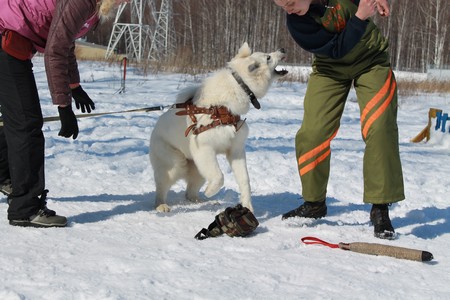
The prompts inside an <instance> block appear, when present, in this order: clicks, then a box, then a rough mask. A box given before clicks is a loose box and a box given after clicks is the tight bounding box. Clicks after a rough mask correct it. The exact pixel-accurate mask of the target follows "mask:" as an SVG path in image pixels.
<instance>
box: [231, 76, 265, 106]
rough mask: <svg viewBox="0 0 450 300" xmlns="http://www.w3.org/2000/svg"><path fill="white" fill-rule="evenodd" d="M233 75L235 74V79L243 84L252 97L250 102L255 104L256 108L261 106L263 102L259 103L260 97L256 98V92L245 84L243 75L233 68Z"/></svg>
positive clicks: (242, 86)
mask: <svg viewBox="0 0 450 300" xmlns="http://www.w3.org/2000/svg"><path fill="white" fill-rule="evenodd" d="M231 75H233V77H234V79H236V81H237V83H239V85H240V86H241V88H242V89H243V90H244V91H245V92H246V93H247V95H248V97H249V98H250V102H251V103H252V104H253V106H254V107H255V108H256V109H260V108H261V104H259V102H258V99H256V96H255V94H254V93H253V92H252V90H251V89H250V88H249V87H248V85H247V84H245V82H244V80H242V78H241V76H239V75H238V74H237V73H236V72H235V71H233V70H231Z"/></svg>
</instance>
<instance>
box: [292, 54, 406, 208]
mask: <svg viewBox="0 0 450 300" xmlns="http://www.w3.org/2000/svg"><path fill="white" fill-rule="evenodd" d="M384 61H386V60H384ZM352 85H353V86H354V88H355V90H356V95H357V98H358V103H359V108H360V116H361V118H360V122H361V132H362V138H363V140H364V142H365V151H364V160H363V177H364V197H363V201H364V202H365V203H373V204H385V203H393V202H397V201H400V200H403V199H404V198H405V197H404V188H403V175H402V168H401V162H400V155H399V145H398V128H397V84H396V80H395V77H394V74H393V72H392V70H391V68H390V66H389V64H388V63H382V64H374V65H371V66H364V65H363V66H358V65H349V66H348V67H342V66H339V67H337V68H330V65H329V62H327V63H324V64H321V62H320V60H316V62H315V64H314V65H313V72H312V74H311V77H310V79H309V82H308V88H307V91H306V95H305V99H304V109H305V111H304V118H303V122H302V126H301V128H300V130H299V131H298V132H297V135H296V139H295V144H296V155H297V163H298V169H299V173H300V178H301V183H302V195H303V199H304V200H305V201H310V202H315V201H321V200H324V199H325V198H326V193H327V184H328V179H329V174H330V156H331V147H330V143H331V140H332V139H333V138H334V137H335V136H336V134H337V132H338V129H339V125H340V119H341V116H342V113H343V111H344V105H345V102H346V100H347V96H348V93H349V91H350V88H351V87H352ZM348 188H351V187H350V186H349V187H348Z"/></svg>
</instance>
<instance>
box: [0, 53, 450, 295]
mask: <svg viewBox="0 0 450 300" xmlns="http://www.w3.org/2000/svg"><path fill="white" fill-rule="evenodd" d="M34 63H35V76H36V79H37V82H38V87H39V90H40V97H41V99H42V101H41V103H42V109H43V114H44V116H53V115H56V114H57V110H56V107H54V106H53V105H52V104H51V100H50V96H49V92H48V90H47V82H46V78H45V71H44V67H43V60H42V58H41V57H37V58H35V59H34ZM79 67H80V71H81V78H82V85H83V87H84V89H85V90H86V91H87V93H88V94H89V95H90V96H91V97H92V98H93V99H94V101H95V102H96V107H97V109H96V110H95V112H111V111H122V110H129V109H135V108H142V107H148V106H156V105H169V104H172V102H173V101H174V98H175V95H176V94H177V92H178V91H179V90H180V89H181V88H184V87H186V86H188V85H191V84H192V83H196V82H198V80H200V79H201V78H202V76H195V77H193V76H188V75H180V74H161V73H160V74H157V75H148V76H144V75H142V74H141V73H140V72H139V70H137V69H133V68H130V69H129V70H128V73H127V82H126V92H125V93H122V94H116V91H117V90H119V88H120V81H121V76H122V73H121V72H122V71H121V69H120V66H119V64H106V63H99V62H80V65H79ZM305 89H306V85H305V84H302V83H283V84H280V83H275V84H274V85H273V87H272V89H271V90H270V92H269V93H268V95H267V96H266V97H264V98H263V99H260V103H261V105H262V109H261V110H255V109H252V110H251V111H250V112H249V113H248V115H246V116H245V117H246V118H247V122H248V124H249V125H250V136H249V139H248V141H247V158H248V168H249V173H250V179H251V185H252V194H253V204H254V207H255V215H256V217H257V218H258V220H259V222H260V226H259V227H258V228H257V229H256V231H255V234H253V235H252V236H250V237H247V238H230V237H228V236H226V235H225V236H222V237H218V238H210V239H206V240H203V241H198V240H196V239H194V235H195V234H196V233H197V232H198V231H199V230H200V229H202V228H203V227H207V226H208V225H209V224H210V223H211V222H212V221H213V220H214V217H215V215H216V214H218V213H219V212H221V211H222V210H224V209H225V208H226V207H228V206H234V205H235V204H236V203H237V201H238V196H239V194H238V189H237V185H236V183H235V181H234V177H233V175H232V173H231V169H230V167H229V166H228V165H227V163H226V160H225V158H223V157H221V158H220V160H221V165H222V169H223V172H224V174H225V186H224V188H223V189H222V191H221V192H220V193H219V194H218V195H216V196H215V197H213V199H208V200H207V201H205V202H204V203H199V204H190V203H187V202H186V201H185V200H184V198H183V196H184V192H183V191H184V184H183V183H182V182H180V183H178V184H177V185H176V186H174V187H173V190H172V191H171V192H170V202H169V204H170V205H171V206H172V211H171V212H170V213H167V214H161V213H157V212H156V211H155V210H154V208H153V202H154V200H153V197H154V191H155V186H154V182H153V172H152V168H151V165H150V163H149V159H148V153H149V137H150V134H151V132H152V129H153V126H154V125H155V122H156V121H157V119H158V117H159V116H160V115H161V112H160V111H156V112H148V113H145V112H137V113H123V114H112V115H105V116H100V117H91V118H84V119H80V120H79V126H80V134H79V137H78V139H77V140H75V141H73V140H70V139H64V138H61V137H58V131H59V129H60V124H59V122H48V123H45V124H44V134H45V137H46V181H47V188H48V189H49V190H50V193H49V198H50V199H49V201H48V206H49V207H50V208H51V209H54V210H56V211H57V213H59V214H61V215H65V216H67V217H68V219H69V225H68V227H67V228H63V229H33V228H19V227H12V226H10V225H9V224H8V222H7V216H6V211H7V204H6V199H5V197H3V196H1V197H0V219H1V220H3V221H2V222H0V232H1V235H0V236H1V246H0V254H1V255H0V299H3V300H11V299H61V300H63V299H64V300H67V299H96V300H99V299H343V298H344V299H449V297H450V285H449V281H450V259H449V258H450V254H449V251H448V249H449V248H450V222H449V220H450V202H449V199H450V134H449V133H448V128H447V132H446V133H441V132H438V131H434V130H432V138H431V140H430V141H429V142H428V143H419V144H413V143H410V139H411V138H412V137H414V136H415V135H416V134H418V133H419V132H420V131H421V130H422V129H423V127H424V126H425V125H426V123H427V121H428V117H427V115H428V109H429V108H430V107H436V108H441V109H443V110H444V111H445V112H449V111H450V96H449V95H421V96H416V97H412V98H400V99H399V116H398V124H399V131H400V151H401V158H402V164H403V170H404V181H405V188H406V200H405V201H402V202H400V203H398V204H395V205H393V206H392V207H391V213H390V214H391V218H392V222H393V225H394V227H395V228H396V231H397V232H398V239H396V240H394V241H384V240H379V239H376V238H374V237H373V227H372V226H371V225H370V222H369V210H370V206H369V205H364V204H363V203H362V178H361V175H362V157H363V150H364V143H363V142H362V139H361V134H360V124H359V109H358V105H357V103H356V102H355V94H354V92H352V93H351V95H350V97H349V101H348V103H347V105H346V110H345V112H344V116H343V118H342V125H341V128H340V131H339V134H338V135H337V137H336V138H335V139H334V140H333V142H332V170H331V178H330V182H329V186H328V201H327V203H328V207H329V210H328V212H329V213H328V216H327V217H325V218H323V219H320V220H315V221H305V220H300V219H296V220H286V221H281V214H282V213H284V212H286V211H288V210H290V209H292V208H295V207H297V206H298V205H300V204H301V198H300V195H301V187H300V184H299V178H298V172H297V168H296V163H295V151H294V136H295V134H296V131H297V130H298V128H299V127H300V124H301V121H302V115H303V104H302V97H303V95H304V93H305ZM433 124H434V122H433ZM304 236H315V237H318V238H321V239H323V240H326V241H328V242H331V243H339V242H369V243H381V244H387V245H393V246H401V247H408V248H414V249H419V250H425V251H429V252H431V253H432V254H433V255H434V260H432V261H431V262H428V263H422V262H416V261H409V260H402V259H396V258H391V257H385V256H373V255H365V254H359V253H355V252H350V251H344V250H340V249H331V248H328V247H325V246H320V245H305V244H302V243H301V242H300V238H302V237H304Z"/></svg>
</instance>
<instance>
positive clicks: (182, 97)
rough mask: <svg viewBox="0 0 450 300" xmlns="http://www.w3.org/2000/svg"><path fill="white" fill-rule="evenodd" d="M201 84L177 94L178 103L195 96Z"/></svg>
mask: <svg viewBox="0 0 450 300" xmlns="http://www.w3.org/2000/svg"><path fill="white" fill-rule="evenodd" d="M199 87H200V86H199V85H197V86H190V87H187V88H185V89H183V90H181V91H180V93H179V94H178V95H177V100H176V101H177V103H184V102H186V101H187V100H189V99H192V98H194V96H195V94H196V93H197V91H198V89H199Z"/></svg>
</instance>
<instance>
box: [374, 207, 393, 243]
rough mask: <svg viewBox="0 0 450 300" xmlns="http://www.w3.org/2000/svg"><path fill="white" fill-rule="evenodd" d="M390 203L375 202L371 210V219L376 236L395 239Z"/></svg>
mask: <svg viewBox="0 0 450 300" xmlns="http://www.w3.org/2000/svg"><path fill="white" fill-rule="evenodd" d="M388 206H389V205H388V204H373V205H372V209H371V210H370V221H371V222H372V224H373V226H374V229H373V232H374V236H375V237H377V238H380V239H387V240H393V239H395V231H394V227H392V224H391V219H390V218H389V208H388Z"/></svg>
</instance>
